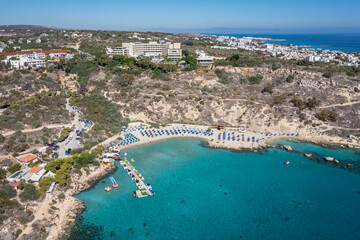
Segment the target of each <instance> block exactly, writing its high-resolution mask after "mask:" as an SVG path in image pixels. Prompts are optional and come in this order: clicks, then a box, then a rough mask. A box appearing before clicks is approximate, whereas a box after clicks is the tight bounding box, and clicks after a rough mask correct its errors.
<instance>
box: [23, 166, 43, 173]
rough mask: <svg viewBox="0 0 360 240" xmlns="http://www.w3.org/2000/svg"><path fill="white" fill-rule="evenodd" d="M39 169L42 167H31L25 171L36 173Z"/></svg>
mask: <svg viewBox="0 0 360 240" xmlns="http://www.w3.org/2000/svg"><path fill="white" fill-rule="evenodd" d="M41 169H43V168H42V167H33V168H31V169H30V170H29V171H27V172H28V173H37V172H38V171H40V170H41Z"/></svg>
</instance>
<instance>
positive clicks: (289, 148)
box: [284, 145, 293, 152]
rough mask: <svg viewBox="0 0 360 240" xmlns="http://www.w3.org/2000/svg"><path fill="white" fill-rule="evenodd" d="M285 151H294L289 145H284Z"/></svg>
mask: <svg viewBox="0 0 360 240" xmlns="http://www.w3.org/2000/svg"><path fill="white" fill-rule="evenodd" d="M284 149H285V150H286V151H288V152H291V151H292V150H293V149H292V148H291V147H290V146H288V145H284Z"/></svg>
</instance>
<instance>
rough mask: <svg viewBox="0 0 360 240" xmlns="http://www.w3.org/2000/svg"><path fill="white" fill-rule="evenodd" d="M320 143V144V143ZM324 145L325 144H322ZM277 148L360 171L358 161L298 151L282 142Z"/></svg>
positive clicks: (330, 164) (320, 161) (335, 165)
mask: <svg viewBox="0 0 360 240" xmlns="http://www.w3.org/2000/svg"><path fill="white" fill-rule="evenodd" d="M318 145H319V144H318ZM320 146H323V145H320ZM276 148H277V149H283V150H285V151H288V152H292V153H296V154H300V155H303V156H304V157H306V158H308V159H311V160H313V161H316V162H319V163H323V164H326V165H329V166H332V167H339V168H342V169H345V170H348V171H351V172H354V171H355V172H356V173H360V164H359V163H356V162H348V161H343V160H340V161H339V160H337V159H335V158H333V157H330V156H328V157H323V156H319V155H317V154H310V153H306V152H301V151H297V150H295V149H292V148H291V147H290V146H288V145H282V144H277V146H276ZM332 148H335V146H332Z"/></svg>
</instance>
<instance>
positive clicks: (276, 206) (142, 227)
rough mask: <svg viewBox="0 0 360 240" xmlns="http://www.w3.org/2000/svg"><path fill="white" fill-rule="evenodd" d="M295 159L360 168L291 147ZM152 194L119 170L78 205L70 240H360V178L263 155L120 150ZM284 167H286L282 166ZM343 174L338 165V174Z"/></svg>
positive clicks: (153, 147)
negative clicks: (142, 194) (137, 194)
mask: <svg viewBox="0 0 360 240" xmlns="http://www.w3.org/2000/svg"><path fill="white" fill-rule="evenodd" d="M272 144H275V145H277V144H286V145H290V146H291V147H292V148H293V149H295V150H297V151H300V152H307V153H311V154H316V155H317V156H320V157H326V156H331V157H334V158H336V159H338V160H339V161H340V165H341V164H342V163H352V164H359V163H360V155H358V154H359V151H360V150H359V149H356V150H355V149H339V148H324V147H322V146H318V145H314V144H310V143H303V142H297V141H289V140H278V141H276V142H274V143H272ZM124 153H127V158H128V159H132V158H133V159H134V160H135V162H133V163H132V164H133V166H134V167H135V168H136V169H137V170H139V172H140V173H141V174H142V175H143V176H144V177H145V183H150V184H151V185H152V187H153V189H154V190H155V193H156V194H155V195H154V196H149V197H146V198H133V196H132V192H133V191H134V190H137V188H136V186H135V184H134V182H133V181H131V179H130V177H129V175H127V173H126V172H125V170H123V168H122V167H121V166H120V165H119V163H117V165H118V166H119V168H118V170H117V171H116V172H115V173H114V174H112V175H111V176H112V177H114V178H115V179H116V181H117V183H118V185H119V187H118V188H116V189H112V190H111V191H110V192H106V191H105V190H104V188H105V187H108V186H111V182H110V180H109V179H108V178H105V179H102V180H100V181H99V182H98V183H97V184H96V185H95V186H94V187H93V188H92V189H90V190H88V191H85V192H82V193H80V194H79V195H77V196H76V197H77V198H78V199H80V200H82V201H83V202H84V203H85V207H86V209H85V210H84V212H82V214H80V215H79V217H78V219H77V221H76V224H75V225H74V226H73V228H72V229H71V231H70V233H69V236H68V239H109V240H110V239H144V240H145V239H179V240H180V239H183V240H192V239H196V240H199V239H276V240H278V239H292V240H297V239H299V240H300V239H319V240H320V239H321V240H323V239H328V240H329V239H336V240H339V239H344V240H345V239H346V240H351V239H354V240H358V239H360V173H359V172H357V171H351V170H349V169H346V168H343V167H339V166H337V165H335V164H333V165H332V164H327V163H325V162H321V161H316V160H312V159H308V158H305V157H304V156H303V155H301V154H298V153H292V152H287V151H285V150H281V149H279V148H270V149H268V150H267V151H265V152H264V153H262V154H260V153H252V152H233V151H230V150H225V149H212V148H209V147H207V145H206V143H205V142H203V140H201V139H197V138H177V139H171V140H164V141H160V142H154V143H151V144H148V145H143V146H139V147H134V148H130V149H127V150H124V151H123V152H122V153H121V155H122V158H123V157H124ZM286 161H289V164H287V165H286V164H284V163H285V162H286ZM342 165H343V164H342Z"/></svg>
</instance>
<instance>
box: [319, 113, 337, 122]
mask: <svg viewBox="0 0 360 240" xmlns="http://www.w3.org/2000/svg"><path fill="white" fill-rule="evenodd" d="M315 116H316V117H317V118H318V119H320V120H321V121H332V122H335V121H336V120H337V117H338V115H337V113H336V112H335V111H333V110H322V111H321V112H319V113H317V114H316V115H315Z"/></svg>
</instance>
